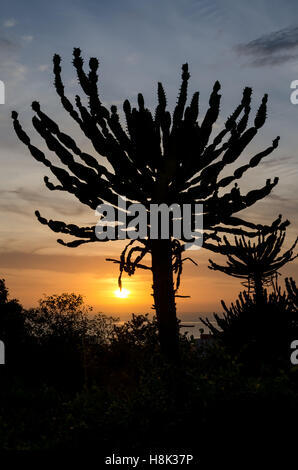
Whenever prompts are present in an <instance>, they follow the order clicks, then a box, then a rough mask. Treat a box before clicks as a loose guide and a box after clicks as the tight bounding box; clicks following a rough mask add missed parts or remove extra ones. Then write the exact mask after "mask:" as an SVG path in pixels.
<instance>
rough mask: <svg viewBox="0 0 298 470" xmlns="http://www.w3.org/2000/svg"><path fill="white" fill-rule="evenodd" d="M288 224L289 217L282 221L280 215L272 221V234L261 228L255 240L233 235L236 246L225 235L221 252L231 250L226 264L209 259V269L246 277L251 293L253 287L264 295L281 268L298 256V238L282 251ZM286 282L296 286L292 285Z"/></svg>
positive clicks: (245, 282) (241, 277) (246, 285)
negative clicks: (295, 251) (297, 247)
mask: <svg viewBox="0 0 298 470" xmlns="http://www.w3.org/2000/svg"><path fill="white" fill-rule="evenodd" d="M288 225H289V221H287V220H286V221H285V222H281V215H280V216H279V217H278V219H277V220H276V221H274V222H273V224H272V226H273V227H274V230H273V231H272V232H271V233H265V232H264V231H260V233H259V235H258V236H257V241H256V242H252V241H251V240H248V239H247V238H246V237H245V236H242V237H234V240H235V245H232V244H231V243H230V242H229V240H228V239H227V237H223V241H224V243H223V244H220V247H222V248H223V251H222V253H226V252H228V253H231V254H227V265H225V266H221V265H219V264H217V263H215V262H214V261H212V260H211V259H210V260H209V261H210V266H208V267H209V269H212V270H214V271H221V272H223V273H225V274H228V275H229V276H233V277H237V278H240V279H244V282H243V283H242V284H243V285H244V286H245V287H246V288H247V289H248V293H250V291H251V290H252V291H253V292H254V293H255V294H256V295H258V296H259V295H262V293H263V290H264V286H268V285H272V286H273V287H274V281H276V280H277V276H278V275H279V272H278V270H279V269H280V268H282V267H283V266H284V265H285V264H287V263H288V262H290V261H293V260H294V259H295V258H296V257H297V256H298V254H297V255H294V249H295V247H296V244H297V242H298V238H297V239H296V240H295V242H294V243H293V245H292V246H291V247H290V248H289V249H288V250H287V251H285V252H284V253H283V254H281V250H282V246H283V244H284V241H285V236H286V227H287V226H288ZM287 285H289V286H292V287H293V289H294V286H293V285H292V284H290V283H288V284H287Z"/></svg>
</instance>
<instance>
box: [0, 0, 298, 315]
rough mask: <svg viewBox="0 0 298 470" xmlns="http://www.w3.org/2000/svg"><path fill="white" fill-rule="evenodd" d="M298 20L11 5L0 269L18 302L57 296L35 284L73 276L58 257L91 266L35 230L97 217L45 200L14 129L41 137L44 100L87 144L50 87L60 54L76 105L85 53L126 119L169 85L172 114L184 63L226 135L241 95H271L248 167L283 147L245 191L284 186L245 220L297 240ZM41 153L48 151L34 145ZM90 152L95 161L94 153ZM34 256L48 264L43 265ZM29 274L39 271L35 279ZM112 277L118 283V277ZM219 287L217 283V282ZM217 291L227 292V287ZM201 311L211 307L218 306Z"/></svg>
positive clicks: (242, 5) (230, 12) (2, 17)
mask: <svg viewBox="0 0 298 470" xmlns="http://www.w3.org/2000/svg"><path fill="white" fill-rule="evenodd" d="M296 17H297V2H295V1H289V0H287V1H269V0H263V1H256V0H252V1H250V2H244V1H236V0H234V1H233V0H221V1H219V0H217V1H214V0H210V1H207V0H206V1H205V0H202V1H200V0H196V1H194V0H158V1H157V0H146V1H145V0H133V1H132V0H122V1H121V0H110V1H102V0H101V1H95V0H94V1H90V0H85V1H79V0H76V1H65V0H60V1H57V0H53V1H51V2H45V1H32V0H28V1H26V2H24V1H16V0H11V1H10V2H5V4H4V5H1V13H0V79H1V80H3V81H4V83H5V85H6V104H5V105H0V106H1V108H0V129H1V130H0V132H1V148H0V159H1V174H0V192H1V199H0V218H1V224H0V262H1V261H2V266H3V274H1V276H2V277H7V278H8V279H9V282H10V283H11V286H12V291H13V293H14V294H15V295H16V296H18V297H20V298H21V299H23V300H24V301H25V302H27V303H28V301H29V300H28V298H27V293H28V292H29V290H30V289H31V288H30V289H29V287H30V286H32V283H33V284H35V287H36V291H37V293H36V298H38V295H39V293H40V292H43V291H42V289H43V288H44V291H46V290H47V289H54V288H56V287H55V283H54V282H52V283H50V284H45V285H44V286H43V285H42V284H41V283H40V285H39V284H38V282H37V281H38V279H39V278H42V279H45V278H46V272H47V268H46V264H47V261H46V260H47V258H46V257H47V256H48V257H49V256H56V257H57V262H56V266H57V273H58V272H59V273H63V267H61V266H63V265H64V266H65V261H63V262H62V261H61V262H59V256H60V258H61V260H62V257H63V256H72V257H77V258H80V257H82V258H84V257H88V256H89V257H90V256H92V255H93V252H91V251H90V249H89V248H86V247H84V248H79V249H77V251H76V252H75V253H74V252H71V254H70V253H69V250H68V249H67V248H63V247H61V246H59V245H56V244H55V238H56V237H55V234H52V233H50V232H49V231H48V230H46V228H45V227H43V226H40V225H39V224H38V222H37V221H36V220H35V218H34V215H33V213H34V210H35V209H37V208H38V209H40V210H41V212H42V214H44V215H45V216H50V217H55V216H56V218H58V217H57V215H59V216H60V218H64V219H66V221H68V222H72V221H78V220H80V222H81V223H82V222H84V221H90V218H91V220H92V219H93V214H90V212H89V211H88V210H86V209H85V208H84V207H81V206H80V205H79V203H77V202H76V201H73V200H72V199H71V197H67V196H64V195H63V196H61V195H60V196H59V195H58V196H57V195H56V194H52V193H50V194H49V191H47V189H46V188H45V187H44V184H43V180H42V177H43V175H44V174H46V172H45V169H44V168H43V167H42V166H40V165H39V164H38V163H37V162H35V161H34V160H33V159H32V158H30V156H29V155H28V153H27V151H26V149H25V148H24V147H23V145H22V144H21V143H20V142H18V140H17V138H16V136H15V134H14V132H13V130H12V123H11V120H10V113H11V111H12V110H13V109H16V110H17V111H19V113H20V119H21V121H22V122H23V124H24V127H25V128H26V129H28V130H29V129H30V135H32V136H33V135H34V131H33V130H32V129H31V125H30V118H31V116H32V112H31V108H30V104H31V102H32V101H33V100H35V99H38V100H39V101H40V103H41V105H42V106H43V107H44V109H46V110H47V112H48V113H49V114H50V115H51V116H52V117H54V118H55V120H57V121H59V122H60V123H62V127H63V128H64V129H65V130H66V131H69V132H75V136H76V138H77V139H78V141H79V142H80V143H81V142H83V140H82V139H83V138H82V136H80V135H78V133H77V130H76V129H75V128H74V127H73V124H72V123H71V121H69V120H68V118H67V117H65V114H64V112H63V110H62V108H61V105H60V102H59V100H58V99H57V97H56V96H55V92H54V90H53V86H52V82H53V77H52V73H51V69H52V56H53V54H54V53H59V54H60V55H61V57H62V59H63V63H62V65H63V75H64V78H65V84H66V85H67V91H68V93H69V94H70V96H72V95H74V94H75V93H77V91H78V89H77V85H76V80H75V75H74V73H73V70H72V66H71V59H72V57H71V54H72V49H73V47H80V48H81V49H82V51H83V55H84V56H85V57H86V59H88V58H89V57H90V56H96V57H98V58H99V60H100V64H101V65H100V80H101V91H102V100H103V101H104V102H105V103H107V104H109V105H110V104H112V103H114V104H117V105H118V107H119V108H121V103H122V102H123V101H124V99H126V98H128V99H130V100H131V102H134V101H135V100H136V96H137V93H138V92H139V91H141V92H143V94H144V97H145V101H146V105H147V106H148V107H149V108H154V106H155V103H156V87H157V82H158V81H162V83H163V84H164V87H165V89H166V92H167V97H168V102H169V108H170V109H171V108H173V105H174V104H175V100H176V96H177V91H178V87H179V85H180V68H181V65H182V64H183V63H185V62H188V63H189V67H190V73H191V80H190V91H196V90H199V91H200V97H201V98H200V100H201V108H202V112H203V111H204V110H205V109H206V106H207V103H208V99H209V94H210V91H211V89H212V86H213V83H214V81H215V80H219V81H220V83H221V85H222V107H221V108H222V112H221V117H220V120H219V124H220V123H222V122H223V120H224V118H225V117H226V116H227V115H229V114H230V113H231V111H232V110H233V108H234V107H235V106H236V105H237V104H238V103H239V100H240V99H241V92H242V89H243V88H244V86H246V85H249V86H252V88H253V97H254V106H253V111H255V110H256V108H257V106H258V105H259V102H260V99H261V97H262V95H263V94H264V93H266V92H268V93H269V106H268V119H267V122H266V125H265V126H264V128H263V129H262V131H261V132H260V133H259V135H258V137H257V139H256V140H255V142H253V143H252V144H251V146H250V147H249V150H248V151H246V152H245V153H244V155H243V157H242V158H243V161H245V159H246V158H247V157H250V156H252V155H253V154H254V152H256V151H257V150H260V149H262V148H265V147H267V146H268V145H270V143H271V141H272V140H273V139H274V138H275V137H276V136H277V135H280V136H281V141H280V146H279V148H278V149H277V150H276V151H275V152H274V153H273V154H272V155H271V156H270V157H269V159H268V160H267V161H266V162H264V163H262V165H260V166H259V167H258V168H257V169H255V170H252V171H251V172H250V173H249V175H248V176H247V177H246V178H245V180H244V181H243V182H241V187H243V188H244V189H249V188H251V189H252V188H253V187H255V186H261V185H262V184H263V183H264V181H265V180H266V179H267V178H268V177H274V176H279V177H280V183H279V185H278V186H277V187H276V188H275V189H274V192H273V194H272V195H271V196H270V197H268V198H267V199H266V200H264V201H261V202H259V203H257V204H256V205H255V206H254V207H253V208H252V209H251V210H250V211H249V212H247V218H251V220H257V221H260V222H263V221H266V222H270V221H272V220H273V219H274V218H275V217H276V216H277V215H278V214H279V213H280V212H282V214H283V215H284V216H285V217H286V218H289V219H290V220H291V221H292V227H291V229H290V230H289V237H288V239H289V242H292V241H293V239H294V238H295V234H296V232H297V220H295V217H296V214H297V209H296V208H297V176H298V171H297V170H298V163H297V162H298V155H297V148H298V135H297V128H298V105H297V106H295V105H293V104H291V102H290V92H291V90H290V83H291V82H292V81H293V80H295V79H298V20H296V21H295V19H296ZM34 142H36V143H37V142H39V144H40V145H41V148H44V146H43V143H42V142H40V141H39V140H38V139H37V138H36V137H34ZM84 145H85V146H86V148H88V149H89V150H90V146H89V147H88V145H89V144H88V142H85V144H84ZM100 248H101V247H99V248H98V255H100V256H102V255H103V249H104V253H105V254H107V253H108V254H111V253H113V254H115V253H117V250H118V248H117V249H115V247H114V244H112V243H111V244H109V245H108V246H105V247H104V248H102V250H101V249H100ZM38 256H39V257H45V258H43V261H40V264H38V263H39V261H38V259H37V257H38ZM208 256H209V254H202V258H201V259H202V260H204V261H206V260H207V258H208ZM1 257H2V258H1ZM18 259H19V260H22V264H21V265H18V263H17V262H16V260H18ZM63 259H64V258H63ZM32 266H36V267H34V271H33V268H32ZM296 266H297V265H295V266H294V267H291V268H290V271H289V272H290V273H292V272H293V270H295V269H296ZM51 269H52V268H51ZM86 269H87V268H86ZM90 269H91V268H90ZM92 269H93V268H92ZM105 269H106V268H105ZM202 269H203V270H204V269H205V268H202ZM203 272H205V271H203ZM26 273H27V274H26ZM192 273H193V271H192V270H189V271H188V270H187V269H186V271H185V280H186V283H187V279H191V278H192V276H195V274H192ZM110 275H111V277H112V276H113V275H115V276H116V275H117V271H116V269H115V267H113V268H111V271H110ZM207 275H208V272H207V271H206V276H207ZM30 276H31V277H30ZM98 276H100V271H99V274H98ZM213 276H216V274H213ZM24 278H25V280H24ZM30 279H31V281H30ZM213 279H214V280H215V281H214V282H217V281H216V279H217V278H215V277H214V278H213ZM218 279H219V280H218V282H219V283H221V282H222V284H221V286H224V287H223V290H224V289H225V288H226V287H225V285H226V284H225V282H226V281H224V280H222V281H221V279H222V278H218ZM136 282H137V278H136ZM229 282H231V283H232V282H233V281H229ZM231 285H232V284H231ZM235 286H236V285H235ZM67 287H68V284H67V286H65V289H66V288H67ZM238 287H239V285H238ZM61 288H63V286H61ZM86 289H87V288H86ZM30 292H31V290H30ZM86 292H87V291H86ZM233 292H234V291H233ZM31 297H32V296H31ZM34 301H35V299H34ZM34 301H33V303H34ZM187 308H188V307H186V309H187ZM196 308H198V309H199V308H200V304H199V303H198V304H196V303H195V301H194V302H193V303H192V306H191V309H192V310H195V309H196ZM204 308H205V309H209V308H215V306H214V304H213V303H212V305H211V304H210V306H209V307H208V306H207V305H206V306H204Z"/></svg>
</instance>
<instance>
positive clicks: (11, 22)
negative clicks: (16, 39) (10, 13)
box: [3, 18, 17, 28]
mask: <svg viewBox="0 0 298 470" xmlns="http://www.w3.org/2000/svg"><path fill="white" fill-rule="evenodd" d="M16 24H17V22H16V20H15V19H14V18H9V19H7V20H5V21H4V23H3V26H4V28H13V27H14V26H15V25H16Z"/></svg>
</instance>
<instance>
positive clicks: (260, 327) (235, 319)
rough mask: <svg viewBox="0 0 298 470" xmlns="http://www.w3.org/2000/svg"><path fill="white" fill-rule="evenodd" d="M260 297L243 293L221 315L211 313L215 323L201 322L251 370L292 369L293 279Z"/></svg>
mask: <svg viewBox="0 0 298 470" xmlns="http://www.w3.org/2000/svg"><path fill="white" fill-rule="evenodd" d="M286 287H287V291H286V292H282V291H281V288H278V289H276V290H274V291H273V292H272V293H270V294H268V292H267V290H266V289H265V290H264V293H263V296H262V298H261V299H260V298H258V297H257V296H256V295H253V296H250V295H249V294H248V293H247V292H245V291H244V292H242V293H241V294H240V295H239V297H238V299H237V300H236V302H235V303H232V305H231V306H230V307H227V306H226V304H225V302H224V301H222V306H223V308H224V314H223V316H220V315H217V314H214V319H215V321H216V324H214V323H211V322H210V320H208V319H203V318H202V319H201V320H202V321H203V323H204V324H205V325H206V326H208V328H209V329H210V331H211V332H212V333H213V335H214V336H215V338H217V339H218V340H219V342H220V344H222V345H224V346H225V348H227V351H229V353H230V354H232V355H233V356H234V357H235V356H236V357H237V358H238V360H239V361H240V362H243V363H244V364H245V365H246V366H247V367H248V368H250V369H251V370H253V371H258V372H259V371H260V369H262V368H264V367H265V368H266V367H271V366H272V367H273V368H274V369H275V370H277V369H278V368H289V367H290V366H291V363H290V360H289V357H290V345H291V342H292V341H293V340H295V339H297V338H298V315H297V289H296V286H295V282H294V280H293V279H291V278H290V279H286Z"/></svg>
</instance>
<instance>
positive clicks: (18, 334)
mask: <svg viewBox="0 0 298 470" xmlns="http://www.w3.org/2000/svg"><path fill="white" fill-rule="evenodd" d="M0 340H1V341H3V342H4V344H5V353H6V362H7V364H9V365H11V364H12V363H14V364H16V363H18V361H19V356H20V355H21V350H22V349H21V347H22V345H23V344H24V342H25V340H26V329H25V315H24V312H23V307H22V305H21V304H20V303H19V302H18V300H16V299H10V298H9V291H8V289H7V287H6V285H5V280H4V279H0Z"/></svg>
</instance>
